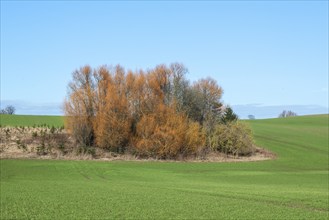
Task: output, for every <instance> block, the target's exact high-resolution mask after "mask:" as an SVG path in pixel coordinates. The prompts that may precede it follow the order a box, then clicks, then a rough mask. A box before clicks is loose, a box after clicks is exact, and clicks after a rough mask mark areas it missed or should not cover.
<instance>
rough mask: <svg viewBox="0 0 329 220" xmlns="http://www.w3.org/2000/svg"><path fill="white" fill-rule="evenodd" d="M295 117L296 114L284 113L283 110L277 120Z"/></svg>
mask: <svg viewBox="0 0 329 220" xmlns="http://www.w3.org/2000/svg"><path fill="white" fill-rule="evenodd" d="M294 116H297V113H295V112H293V111H290V110H289V111H286V110H283V111H282V112H281V113H280V114H279V118H287V117H294Z"/></svg>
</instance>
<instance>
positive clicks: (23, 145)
mask: <svg viewBox="0 0 329 220" xmlns="http://www.w3.org/2000/svg"><path fill="white" fill-rule="evenodd" d="M60 145H61V146H62V148H61V147H60ZM42 146H43V148H42ZM275 157H276V156H275V155H274V154H273V153H271V152H269V151H267V150H265V149H261V148H257V149H256V151H255V153H254V154H253V155H251V156H244V157H234V156H230V155H225V154H223V153H218V152H211V153H208V154H207V155H206V156H204V157H202V158H201V157H198V158H195V157H189V158H181V160H179V161H182V162H244V161H261V160H269V159H274V158H275ZM6 158H12V159H13V158H24V159H28V158H30V159H55V160H99V161H165V162H177V160H158V159H151V158H139V157H137V156H135V155H133V154H129V153H126V154H116V153H113V152H108V151H106V150H104V149H100V148H95V151H94V152H93V153H92V154H91V153H88V152H83V151H81V149H80V150H79V149H78V148H76V147H74V142H73V140H72V139H71V138H70V137H69V135H68V134H67V133H66V132H65V130H61V129H58V128H56V129H55V130H52V131H51V129H49V128H28V127H17V128H13V127H2V128H0V159H6Z"/></svg>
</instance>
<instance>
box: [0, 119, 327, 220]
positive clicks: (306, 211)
mask: <svg viewBox="0 0 329 220" xmlns="http://www.w3.org/2000/svg"><path fill="white" fill-rule="evenodd" d="M328 120H329V118H328V115H319V116H303V117H294V118H287V119H268V120H255V121H248V123H250V125H251V127H252V128H253V131H254V134H255V138H256V142H257V145H259V146H262V147H265V148H267V149H270V150H271V151H273V152H275V153H276V154H277V155H278V158H277V159H275V160H271V161H261V162H240V163H186V162H124V161H116V162H97V161H55V160H1V182H0V183H1V194H0V196H1V219H86V218H92V219H113V218H114V219H167V218H170V219H173V218H174V219H237V218H239V219H328V217H329V216H328V214H329V210H328V206H329V199H328V196H329V193H328V187H329V185H328V184H329V183H328V178H329V175H328V165H329V164H328V153H329V152H328V122H329V121H328Z"/></svg>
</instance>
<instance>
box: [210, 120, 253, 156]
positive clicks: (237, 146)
mask: <svg viewBox="0 0 329 220" xmlns="http://www.w3.org/2000/svg"><path fill="white" fill-rule="evenodd" d="M210 146H211V148H212V149H214V150H216V151H219V152H223V153H225V154H233V155H235V156H239V155H250V154H252V153H253V151H254V142H253V139H252V133H251V130H250V128H248V127H247V126H246V125H245V124H243V123H240V122H231V123H227V124H218V125H217V126H216V127H215V130H214V132H213V133H212V134H211V136H210Z"/></svg>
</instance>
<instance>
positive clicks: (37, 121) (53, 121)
mask: <svg viewBox="0 0 329 220" xmlns="http://www.w3.org/2000/svg"><path fill="white" fill-rule="evenodd" d="M0 125H1V126H27V127H33V126H36V127H39V126H48V127H52V126H54V127H61V126H63V125H64V118H63V117H62V116H48V115H41V116H40V115H6V114H2V115H0Z"/></svg>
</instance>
